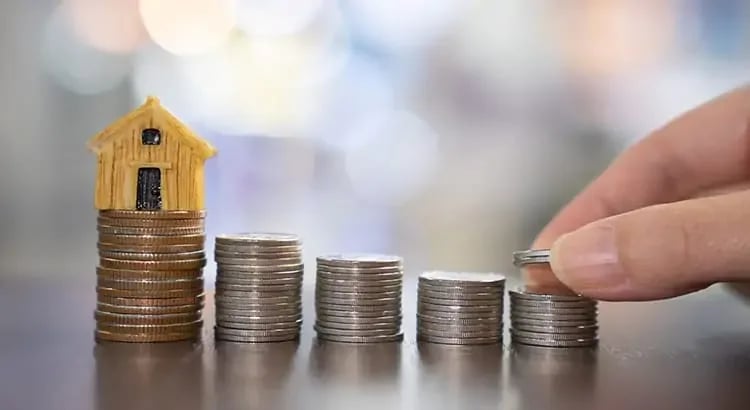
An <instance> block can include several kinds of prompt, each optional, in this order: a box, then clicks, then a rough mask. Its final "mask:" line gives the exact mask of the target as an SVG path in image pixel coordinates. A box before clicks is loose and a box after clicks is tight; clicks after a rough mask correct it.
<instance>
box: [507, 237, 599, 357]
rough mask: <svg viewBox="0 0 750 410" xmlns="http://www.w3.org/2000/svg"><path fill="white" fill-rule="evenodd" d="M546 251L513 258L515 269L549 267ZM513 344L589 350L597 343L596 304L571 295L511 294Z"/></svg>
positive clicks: (520, 253) (520, 292) (584, 298)
mask: <svg viewBox="0 0 750 410" xmlns="http://www.w3.org/2000/svg"><path fill="white" fill-rule="evenodd" d="M549 258H550V252H549V250H548V249H537V250H527V251H519V252H515V253H514V254H513V259H514V263H515V265H516V266H519V267H523V266H526V265H531V264H548V263H549ZM509 295H510V322H511V329H510V335H511V340H512V341H513V343H520V344H525V345H533V346H545V347H588V346H594V345H596V344H597V342H598V329H599V326H598V321H597V302H596V301H595V300H592V299H589V298H586V297H583V296H578V295H574V294H549V293H539V292H530V291H528V290H527V291H523V290H519V291H511V292H509Z"/></svg>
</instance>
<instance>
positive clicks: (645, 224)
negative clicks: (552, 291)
mask: <svg viewBox="0 0 750 410" xmlns="http://www.w3.org/2000/svg"><path fill="white" fill-rule="evenodd" d="M748 203H750V191H745V192H739V193H733V194H727V195H720V196H714V197H708V198H700V199H693V200H688V201H682V202H674V203H670V204H664V205H655V206H650V207H646V208H642V209H639V210H636V211H632V212H628V213H625V214H621V215H618V216H613V217H609V218H606V219H602V220H599V221H596V222H592V223H590V224H588V225H585V226H583V227H582V228H580V229H578V230H576V231H573V232H571V233H568V234H565V235H563V236H561V237H560V238H558V239H557V241H555V243H554V244H553V246H552V260H551V267H552V271H553V272H554V274H555V275H556V276H557V278H558V279H559V280H560V281H561V282H563V283H564V284H565V285H567V286H568V287H570V288H572V289H573V290H575V291H577V292H579V293H581V294H583V295H586V296H589V297H592V298H595V299H603V300H650V299H662V298H668V297H672V296H677V295H681V294H684V293H688V292H692V291H695V290H698V289H701V288H704V287H706V286H708V285H710V284H711V283H714V282H717V281H735V280H750V206H748Z"/></svg>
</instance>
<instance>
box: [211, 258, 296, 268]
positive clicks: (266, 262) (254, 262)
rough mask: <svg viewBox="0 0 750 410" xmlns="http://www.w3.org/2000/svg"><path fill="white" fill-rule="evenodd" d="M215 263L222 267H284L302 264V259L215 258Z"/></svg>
mask: <svg viewBox="0 0 750 410" xmlns="http://www.w3.org/2000/svg"><path fill="white" fill-rule="evenodd" d="M214 260H215V261H216V263H218V264H219V265H222V266H236V265H240V266H262V267H267V266H285V265H297V264H302V258H301V257H299V256H295V257H291V258H279V259H266V258H227V257H224V256H215V257H214Z"/></svg>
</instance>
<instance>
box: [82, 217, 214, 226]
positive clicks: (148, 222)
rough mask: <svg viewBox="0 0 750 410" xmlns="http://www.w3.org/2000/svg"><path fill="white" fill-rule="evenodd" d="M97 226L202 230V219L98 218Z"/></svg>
mask: <svg viewBox="0 0 750 410" xmlns="http://www.w3.org/2000/svg"><path fill="white" fill-rule="evenodd" d="M96 222H97V224H99V225H104V226H118V227H124V228H129V227H133V228H203V226H204V222H203V219H151V218H119V219H118V218H108V217H103V216H100V217H98V218H97V220H96Z"/></svg>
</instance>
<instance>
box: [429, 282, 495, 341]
mask: <svg viewBox="0 0 750 410" xmlns="http://www.w3.org/2000/svg"><path fill="white" fill-rule="evenodd" d="M504 292H505V276H503V275H501V274H497V273H469V272H440V271H435V272H425V273H423V274H421V275H420V276H419V283H418V285H417V340H420V341H423V342H429V343H442V344H455V345H479V344H492V343H500V342H501V341H502V338H503V293H504Z"/></svg>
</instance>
